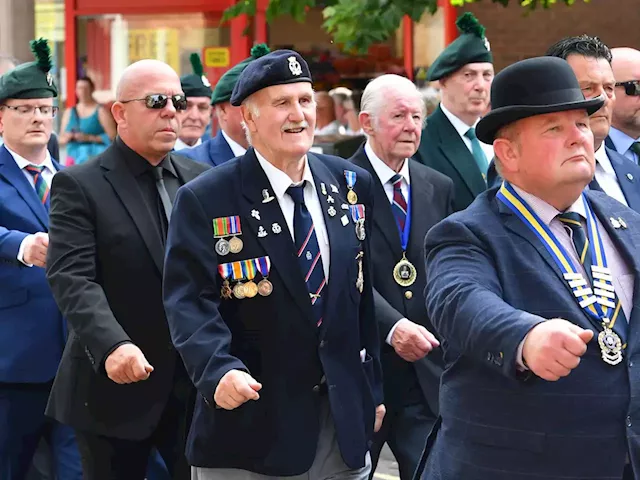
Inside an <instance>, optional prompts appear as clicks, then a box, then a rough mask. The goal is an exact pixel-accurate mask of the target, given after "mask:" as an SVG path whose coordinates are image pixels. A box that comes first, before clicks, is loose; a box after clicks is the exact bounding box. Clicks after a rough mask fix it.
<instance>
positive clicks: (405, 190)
mask: <svg viewBox="0 0 640 480" xmlns="http://www.w3.org/2000/svg"><path fill="white" fill-rule="evenodd" d="M364 153H366V154H367V158H368V159H369V161H370V162H371V166H372V167H373V170H374V171H375V172H376V175H377V176H378V178H379V179H380V182H381V183H382V186H383V187H384V193H386V194H387V198H388V199H389V203H390V204H392V203H393V185H392V184H391V183H389V180H391V178H392V177H393V176H394V175H395V174H396V172H395V171H394V170H393V169H392V168H391V167H389V165H387V164H386V163H384V162H383V161H382V160H380V158H379V157H378V156H377V155H376V154H375V152H374V151H373V149H372V148H371V145H370V144H369V141H367V143H366V144H365V146H364ZM397 173H398V174H399V175H400V176H401V177H402V184H401V185H400V189H401V190H402V195H403V196H404V198H405V200H407V201H409V185H411V179H410V177H409V162H408V161H407V160H406V159H405V161H404V163H403V164H402V167H401V168H400V171H399V172H397ZM398 260H400V259H398ZM403 321H404V322H408V321H410V320H409V319H408V318H404V317H403V318H401V319H400V320H398V321H397V322H396V323H395V324H394V325H393V327H391V330H389V333H388V334H387V338H386V339H385V341H386V342H387V344H389V345H391V339H392V338H393V334H394V332H395V331H396V328H398V325H399V324H400V322H403Z"/></svg>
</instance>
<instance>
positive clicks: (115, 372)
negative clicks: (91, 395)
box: [104, 343, 153, 384]
mask: <svg viewBox="0 0 640 480" xmlns="http://www.w3.org/2000/svg"><path fill="white" fill-rule="evenodd" d="M104 368H105V370H106V371H107V376H108V377H109V378H110V379H111V380H113V381H114V382H116V383H119V384H123V383H134V382H139V381H141V380H146V379H147V378H149V375H151V372H153V367H152V366H151V365H150V364H149V362H147V359H146V358H145V356H144V354H143V353H142V350H140V349H139V348H138V347H136V346H135V345H134V344H133V343H125V344H123V345H120V346H119V347H118V348H116V349H115V350H114V351H113V352H111V354H110V355H109V356H108V357H107V360H106V362H104Z"/></svg>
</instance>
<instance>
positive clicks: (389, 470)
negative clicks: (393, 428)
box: [373, 445, 400, 480]
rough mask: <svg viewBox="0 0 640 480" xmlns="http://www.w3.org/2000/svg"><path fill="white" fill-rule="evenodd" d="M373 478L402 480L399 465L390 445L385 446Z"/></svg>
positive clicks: (377, 479)
mask: <svg viewBox="0 0 640 480" xmlns="http://www.w3.org/2000/svg"><path fill="white" fill-rule="evenodd" d="M373 478H374V480H400V475H399V473H398V463H397V462H396V459H395V458H394V456H393V453H391V450H390V449H389V446H388V445H385V446H384V448H383V449H382V452H381V453H380V460H379V461H378V468H376V472H375V473H374V474H373Z"/></svg>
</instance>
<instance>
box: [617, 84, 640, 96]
mask: <svg viewBox="0 0 640 480" xmlns="http://www.w3.org/2000/svg"><path fill="white" fill-rule="evenodd" d="M616 87H624V93H626V94H627V95H629V96H631V97H640V80H629V81H628V82H618V83H616Z"/></svg>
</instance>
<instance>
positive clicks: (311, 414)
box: [164, 149, 382, 476]
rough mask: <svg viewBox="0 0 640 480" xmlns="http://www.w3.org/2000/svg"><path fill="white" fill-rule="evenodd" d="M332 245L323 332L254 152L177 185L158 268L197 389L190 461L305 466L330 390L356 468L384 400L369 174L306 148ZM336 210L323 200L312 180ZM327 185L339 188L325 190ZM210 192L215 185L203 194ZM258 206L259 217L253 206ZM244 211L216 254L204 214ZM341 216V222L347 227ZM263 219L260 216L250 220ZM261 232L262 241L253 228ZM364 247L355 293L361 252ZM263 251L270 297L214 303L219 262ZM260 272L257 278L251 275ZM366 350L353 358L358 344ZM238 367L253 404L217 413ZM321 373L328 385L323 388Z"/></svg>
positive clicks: (294, 469) (274, 470)
mask: <svg viewBox="0 0 640 480" xmlns="http://www.w3.org/2000/svg"><path fill="white" fill-rule="evenodd" d="M308 157H309V165H310V168H311V171H312V173H313V177H314V180H315V183H316V189H317V191H318V195H319V199H320V202H321V205H322V209H323V213H324V214H325V222H326V226H327V233H328V235H329V243H330V252H331V253H330V273H329V281H328V287H327V288H328V290H326V296H325V298H324V302H323V304H324V308H325V310H324V316H323V318H324V320H323V322H322V325H321V326H320V328H318V327H317V326H316V317H315V316H314V313H313V311H312V307H311V302H310V299H309V292H308V291H307V287H306V285H305V283H304V278H303V277H302V274H301V272H300V269H299V266H298V264H297V261H296V258H297V257H296V252H295V247H294V244H293V242H292V240H291V236H290V233H289V231H288V228H287V223H286V221H285V218H284V216H283V214H282V211H281V209H280V207H279V203H278V201H277V200H273V201H271V202H268V203H263V201H262V200H263V196H262V191H263V190H264V189H267V190H268V191H269V192H273V190H272V188H271V185H270V183H269V181H268V178H267V176H266V175H265V173H264V171H263V170H262V168H261V166H260V165H259V163H258V160H257V158H256V155H255V153H254V151H253V149H249V150H248V151H247V153H246V154H245V155H243V156H241V157H238V158H236V159H234V160H232V161H230V162H227V163H225V164H224V165H222V166H220V167H217V168H214V169H212V170H211V171H210V172H206V173H204V174H203V175H202V176H200V177H199V178H197V179H196V180H194V181H192V182H190V183H188V184H187V185H185V186H184V187H182V188H181V189H180V190H179V191H178V195H177V198H176V203H175V206H174V210H173V214H172V217H171V222H170V227H169V236H168V240H167V253H166V261H165V270H164V299H165V309H166V312H167V318H168V320H169V327H170V330H171V336H172V338H173V342H174V344H175V346H176V349H177V350H178V351H179V352H180V355H181V356H182V358H183V360H184V363H185V366H186V368H187V372H188V373H189V375H190V377H191V379H192V381H193V382H194V384H195V386H196V388H197V389H198V391H199V393H200V395H199V396H198V400H197V401H196V406H195V413H194V416H193V422H192V425H191V430H190V432H189V440H188V444H187V458H188V460H189V462H190V464H191V465H196V466H201V467H209V468H239V469H243V470H250V471H253V472H257V473H261V474H264V475H272V476H288V475H297V474H302V473H304V472H306V471H308V470H309V468H310V467H311V465H312V463H313V461H314V458H315V453H316V444H317V440H318V435H319V433H320V430H319V416H320V408H321V406H322V404H323V403H324V402H325V401H326V400H323V397H324V398H326V397H328V400H329V402H330V405H331V412H332V416H333V420H334V423H335V427H336V434H337V441H338V444H339V446H340V452H341V454H342V458H343V460H344V462H345V463H346V464H347V465H348V466H349V467H350V468H360V467H362V466H363V465H364V459H365V453H366V452H367V450H368V448H369V441H370V439H371V436H372V434H373V424H374V409H375V406H376V405H378V404H380V403H382V381H381V380H382V378H381V368H380V363H379V358H378V357H379V356H378V350H379V338H378V327H377V325H376V323H375V319H374V315H373V290H372V282H371V276H370V268H369V259H370V258H371V250H370V249H369V240H368V238H369V233H370V231H371V229H370V224H371V220H370V218H371V216H372V215H373V213H372V200H373V193H372V190H373V187H372V179H371V176H370V175H369V173H367V172H366V171H365V170H363V169H361V168H359V167H356V166H354V165H353V164H351V163H348V162H347V161H346V160H343V159H341V158H337V157H331V156H327V155H315V154H309V155H308ZM345 169H346V170H353V171H355V172H357V181H356V185H355V191H356V192H357V195H358V197H359V201H360V202H361V203H363V204H364V205H365V208H366V212H365V213H366V218H367V219H369V220H368V221H367V222H365V225H366V229H367V233H368V234H367V238H366V239H365V240H364V241H363V242H360V241H359V240H358V239H357V237H356V232H355V229H354V224H353V221H352V220H351V217H350V214H349V211H348V210H343V209H342V205H343V204H346V203H347V201H346V194H347V186H346V182H345V178H344V173H343V172H344V170H345ZM321 182H323V183H324V184H325V186H326V189H327V191H328V192H329V193H330V194H331V195H332V196H333V198H334V199H335V203H334V204H333V205H334V208H335V209H336V210H337V212H338V214H337V215H334V216H330V215H329V214H328V213H327V212H328V210H329V208H330V206H331V205H330V204H329V203H328V201H327V199H326V198H324V196H320V192H321V187H320V183H321ZM330 185H335V186H337V187H338V188H339V193H337V194H336V193H331V191H330V190H329V188H330ZM211 192H216V194H215V195H211ZM254 210H255V211H256V212H258V213H257V214H256V213H255V212H254V213H253V214H252V212H253V211H254ZM234 215H239V216H240V222H241V227H242V237H241V238H242V240H243V242H244V248H243V249H242V251H241V252H240V253H238V254H229V255H227V256H225V257H221V256H218V255H217V254H216V252H215V250H214V244H215V239H214V237H213V230H212V220H213V219H215V218H219V217H226V216H234ZM343 215H346V216H348V219H349V222H348V224H347V225H343ZM256 217H260V219H258V218H256ZM274 224H278V225H279V226H280V227H281V229H282V231H281V232H279V233H278V229H276V232H274V231H273V225H274ZM261 226H262V227H263V228H264V229H265V231H266V232H267V235H266V236H264V237H263V238H260V237H258V231H259V228H260V227H261ZM360 252H364V257H363V258H364V260H365V261H364V262H363V273H364V289H363V291H362V293H360V291H359V290H358V288H357V287H356V279H357V276H358V261H357V257H358V254H359V253H360ZM265 255H268V256H269V258H270V260H271V265H272V266H271V273H270V275H269V280H270V281H271V283H272V284H273V293H272V294H271V295H270V296H267V297H262V296H259V295H258V296H256V297H255V298H249V299H246V298H245V299H243V300H238V299H235V298H233V299H231V300H221V297H220V288H221V286H222V279H221V277H220V275H219V274H218V265H219V264H220V263H228V262H234V261H240V260H247V259H252V258H256V257H262V256H265ZM259 278H260V276H258V278H257V279H256V281H257V280H258V279H259ZM362 349H366V352H367V355H366V358H365V359H364V362H363V361H361V359H360V355H359V352H360V351H361V350H362ZM232 369H240V370H245V371H249V372H250V374H251V375H252V376H253V377H254V378H256V379H257V380H258V381H259V382H261V383H262V385H263V388H262V390H261V391H260V400H258V401H249V402H247V403H245V404H244V405H242V406H240V407H238V408H237V409H235V410H231V411H227V410H223V409H217V408H215V407H214V404H213V396H214V392H215V390H216V387H217V386H218V383H219V382H220V379H221V378H222V377H223V376H224V375H225V374H226V373H227V372H228V371H230V370H232ZM323 375H324V376H326V384H325V385H326V391H325V392H323V390H325V389H324V388H322V387H321V386H320V385H321V384H322V377H323Z"/></svg>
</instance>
